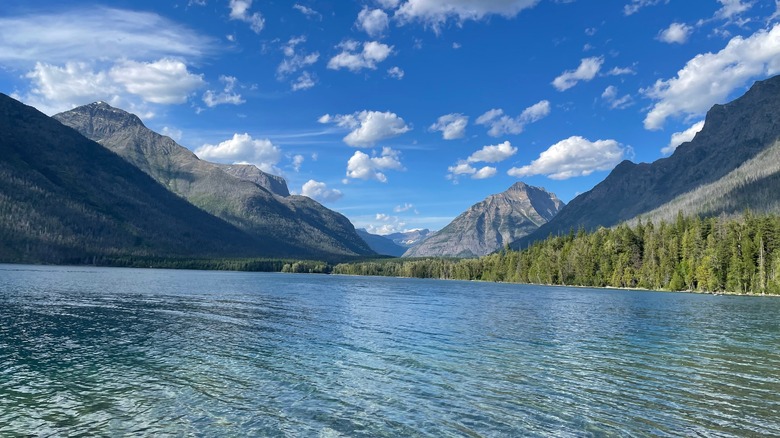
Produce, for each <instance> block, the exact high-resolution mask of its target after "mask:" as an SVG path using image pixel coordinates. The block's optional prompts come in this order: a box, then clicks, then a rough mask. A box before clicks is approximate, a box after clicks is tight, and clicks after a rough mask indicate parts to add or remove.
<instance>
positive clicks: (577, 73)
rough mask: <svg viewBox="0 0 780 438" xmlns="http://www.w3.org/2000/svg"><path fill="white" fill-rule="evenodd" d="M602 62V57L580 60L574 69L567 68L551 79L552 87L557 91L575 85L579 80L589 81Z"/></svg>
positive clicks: (594, 75) (599, 68) (597, 71)
mask: <svg viewBox="0 0 780 438" xmlns="http://www.w3.org/2000/svg"><path fill="white" fill-rule="evenodd" d="M602 64H604V58H602V57H592V58H585V59H583V60H582V61H580V66H579V67H577V69H576V70H567V71H565V72H563V73H561V75H560V76H558V77H557V78H555V79H554V80H553V81H552V85H553V87H555V88H556V89H557V90H558V91H565V90H568V89H569V88H571V87H573V86H575V85H577V84H578V83H579V82H580V81H590V80H591V79H593V78H595V77H596V75H597V74H598V73H599V70H601V65H602Z"/></svg>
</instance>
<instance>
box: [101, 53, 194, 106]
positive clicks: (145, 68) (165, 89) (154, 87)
mask: <svg viewBox="0 0 780 438" xmlns="http://www.w3.org/2000/svg"><path fill="white" fill-rule="evenodd" d="M109 76H111V78H112V79H113V80H114V81H116V83H118V84H121V85H123V86H124V87H125V89H126V90H127V91H128V92H130V93H132V94H135V95H138V96H141V97H142V98H143V99H144V100H145V101H147V102H152V103H163V104H174V103H184V102H186V101H187V97H188V96H189V95H190V94H191V93H192V92H193V91H195V90H196V89H198V88H201V87H202V86H203V85H204V84H205V82H204V81H203V76H202V75H196V74H192V73H190V72H189V71H188V70H187V66H186V65H185V64H184V63H183V62H181V61H178V60H175V59H170V58H166V59H161V60H159V61H155V62H138V61H130V60H126V61H120V62H119V63H117V64H116V65H115V66H114V67H113V68H111V70H110V71H109Z"/></svg>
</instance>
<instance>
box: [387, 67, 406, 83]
mask: <svg viewBox="0 0 780 438" xmlns="http://www.w3.org/2000/svg"><path fill="white" fill-rule="evenodd" d="M405 74H406V73H404V71H403V70H401V67H398V66H396V67H391V68H389V69H388V70H387V75H388V76H390V77H391V78H393V79H398V80H399V81H400V80H401V79H403V78H404V75H405Z"/></svg>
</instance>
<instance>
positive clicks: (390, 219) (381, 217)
mask: <svg viewBox="0 0 780 438" xmlns="http://www.w3.org/2000/svg"><path fill="white" fill-rule="evenodd" d="M374 220H375V221H376V222H379V224H369V225H368V226H366V231H368V232H369V233H372V234H378V235H380V236H386V235H388V234H392V233H398V232H401V231H404V227H406V222H404V221H403V220H402V219H401V218H399V217H398V216H390V215H389V214H385V213H377V214H376V216H375V217H374Z"/></svg>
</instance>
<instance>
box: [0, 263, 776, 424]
mask: <svg viewBox="0 0 780 438" xmlns="http://www.w3.org/2000/svg"><path fill="white" fill-rule="evenodd" d="M9 434H21V435H29V434H31V435H34V436H47V435H70V436H78V435H83V436H95V435H112V436H115V435H154V436H166V435H169V436H170V435H173V436H188V435H196V436H222V435H227V436H326V437H331V436H370V437H375V436H549V435H563V436H604V435H621V436H625V435H638V436H645V435H654V436H696V435H699V436H732V435H738V436H746V435H747V436H750V435H755V436H761V435H780V299H772V298H745V297H729V296H709V295H688V294H672V293H652V292H628V291H612V290H609V291H605V290H592V289H569V288H545V287H536V286H519V285H506V284H486V283H467V282H441V281H430V280H405V279H386V278H363V277H355V278H353V277H336V276H314V275H284V274H257V273H221V272H193V271H162V270H130V269H105V268H103V269H101V268H96V269H92V268H73V267H30V266H11V265H0V435H9Z"/></svg>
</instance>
